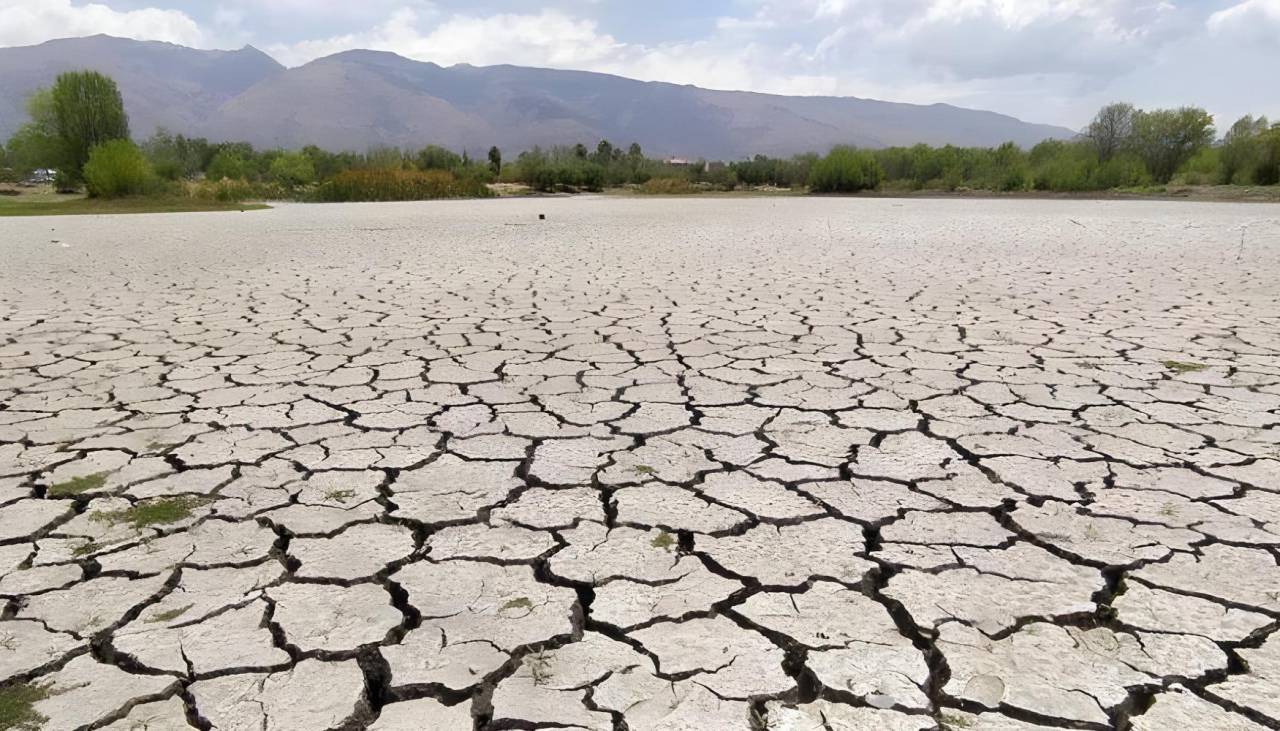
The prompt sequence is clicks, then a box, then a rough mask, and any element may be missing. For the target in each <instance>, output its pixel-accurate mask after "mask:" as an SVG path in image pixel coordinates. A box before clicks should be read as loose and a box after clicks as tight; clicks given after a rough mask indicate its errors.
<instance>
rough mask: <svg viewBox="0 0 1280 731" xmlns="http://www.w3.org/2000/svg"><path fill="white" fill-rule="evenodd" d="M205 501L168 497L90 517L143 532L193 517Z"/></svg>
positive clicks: (193, 498) (90, 517)
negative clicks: (149, 528) (125, 525)
mask: <svg viewBox="0 0 1280 731" xmlns="http://www.w3.org/2000/svg"><path fill="white" fill-rule="evenodd" d="M204 503H205V501H204V500H203V499H201V498H195V497H186V496H184V497H168V498H160V499H159V500H148V501H146V502H141V503H138V504H137V505H134V506H133V507H131V508H125V509H123V510H110V511H102V512H97V513H94V514H92V515H90V516H89V519H90V520H96V521H99V522H103V523H110V524H111V525H119V524H121V523H124V524H127V525H129V526H130V527H132V528H133V529H134V530H142V529H143V528H148V527H151V526H156V525H169V524H170V523H177V522H180V521H183V520H186V519H187V518H190V517H191V511H192V510H194V509H195V508H198V507H200V506H201V505H204Z"/></svg>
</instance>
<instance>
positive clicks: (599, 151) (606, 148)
mask: <svg viewBox="0 0 1280 731" xmlns="http://www.w3.org/2000/svg"><path fill="white" fill-rule="evenodd" d="M613 152H614V150H613V145H612V144H611V143H610V142H609V140H600V144H598V145H596V154H595V161H596V162H597V163H599V164H601V165H608V164H609V163H610V162H611V161H612V160H613Z"/></svg>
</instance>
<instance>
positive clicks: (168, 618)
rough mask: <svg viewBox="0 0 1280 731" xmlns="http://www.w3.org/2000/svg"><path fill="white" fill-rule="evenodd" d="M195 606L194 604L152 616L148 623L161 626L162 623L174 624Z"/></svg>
mask: <svg viewBox="0 0 1280 731" xmlns="http://www.w3.org/2000/svg"><path fill="white" fill-rule="evenodd" d="M194 606H195V605H194V604H188V605H186V606H185V607H174V608H173V609H168V610H165V611H163V612H157V613H156V614H155V615H154V616H152V617H151V618H150V619H148V620H147V621H148V622H153V623H156V624H159V623H161V622H172V621H173V620H175V619H177V618H178V617H181V616H182V615H184V614H186V613H187V612H189V611H190V610H191V608H192V607H194Z"/></svg>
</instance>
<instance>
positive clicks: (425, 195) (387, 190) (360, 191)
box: [315, 170, 493, 202]
mask: <svg viewBox="0 0 1280 731" xmlns="http://www.w3.org/2000/svg"><path fill="white" fill-rule="evenodd" d="M492 195H493V192H492V191H490V190H489V189H488V188H487V187H486V186H485V185H484V183H482V182H480V181H479V180H477V179H474V178H462V179H459V178H456V177H454V175H453V174H452V173H449V172H445V171H443V170H348V171H346V172H343V173H339V174H337V175H335V176H334V177H333V179H332V180H330V181H328V182H327V183H324V184H323V185H321V186H320V187H319V188H317V189H316V192H315V199H316V200H318V201H323V202H344V201H418V200H432V199H436V198H487V197H490V196H492Z"/></svg>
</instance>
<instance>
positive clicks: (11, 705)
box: [0, 683, 49, 731]
mask: <svg viewBox="0 0 1280 731" xmlns="http://www.w3.org/2000/svg"><path fill="white" fill-rule="evenodd" d="M48 697H49V686H48V685H35V684H33V683H19V684H18V685H11V686H9V687H8V688H0V729H5V731H9V730H12V731H40V729H41V728H43V727H44V724H45V722H46V721H48V720H49V719H48V718H47V717H45V716H42V715H40V713H38V712H37V711H36V709H35V705H36V704H37V703H39V702H40V701H42V700H44V699H46V698H48Z"/></svg>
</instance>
